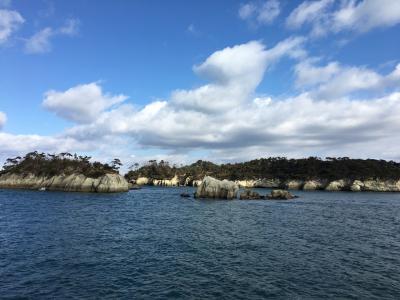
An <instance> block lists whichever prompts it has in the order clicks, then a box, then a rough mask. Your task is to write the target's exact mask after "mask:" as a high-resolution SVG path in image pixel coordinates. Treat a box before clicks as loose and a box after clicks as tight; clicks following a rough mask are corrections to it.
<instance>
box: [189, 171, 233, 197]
mask: <svg viewBox="0 0 400 300" xmlns="http://www.w3.org/2000/svg"><path fill="white" fill-rule="evenodd" d="M238 191H239V187H238V185H237V184H236V183H235V182H233V181H228V180H226V179H225V180H218V179H215V178H213V177H210V176H206V177H204V179H203V181H202V183H201V184H200V185H199V186H198V188H197V190H196V193H195V197H196V198H214V199H234V198H236V197H237V193H238Z"/></svg>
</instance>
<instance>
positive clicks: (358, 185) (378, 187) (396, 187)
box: [350, 180, 400, 192]
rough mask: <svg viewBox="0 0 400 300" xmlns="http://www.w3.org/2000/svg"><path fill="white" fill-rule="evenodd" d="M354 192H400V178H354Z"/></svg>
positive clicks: (352, 186) (351, 187)
mask: <svg viewBox="0 0 400 300" xmlns="http://www.w3.org/2000/svg"><path fill="white" fill-rule="evenodd" d="M350 190H351V191H353V192H400V180H398V181H396V180H364V181H360V180H354V182H353V183H352V185H351V186H350Z"/></svg>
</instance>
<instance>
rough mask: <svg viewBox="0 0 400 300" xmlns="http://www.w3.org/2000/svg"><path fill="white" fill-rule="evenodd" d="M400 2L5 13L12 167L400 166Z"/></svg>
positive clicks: (95, 5) (5, 129) (75, 7)
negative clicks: (24, 163) (82, 161)
mask: <svg viewBox="0 0 400 300" xmlns="http://www.w3.org/2000/svg"><path fill="white" fill-rule="evenodd" d="M399 40H400V4H399V1H397V0H358V1H357V0H343V1H334V0H319V1H289V0H259V1H257V0H255V1H94V0H82V1H52V0H43V1H40V0H38V1H17V0H0V149H2V150H0V157H1V158H2V159H4V157H6V156H10V155H15V154H22V153H25V152H27V151H31V150H41V151H47V152H59V151H64V150H65V151H72V152H75V151H76V152H79V153H89V154H91V155H93V156H95V157H96V158H99V159H102V160H106V159H108V158H111V157H113V156H119V157H121V158H122V159H123V160H124V161H125V162H127V163H129V162H131V161H143V160H147V159H149V158H164V159H168V160H171V161H175V162H190V161H193V160H196V159H198V158H201V159H210V160H214V161H240V160H246V159H250V158H255V157H261V156H270V155H283V156H289V157H302V156H309V155H317V156H322V157H325V156H352V157H379V158H386V159H395V160H399V159H400V156H399V153H400V151H399V150H400V149H399V147H400V141H397V140H398V134H397V132H398V131H399V129H400V122H399V119H400V118H398V117H397V116H398V113H400V94H399V89H400V64H399V63H400V57H399V53H400V42H399Z"/></svg>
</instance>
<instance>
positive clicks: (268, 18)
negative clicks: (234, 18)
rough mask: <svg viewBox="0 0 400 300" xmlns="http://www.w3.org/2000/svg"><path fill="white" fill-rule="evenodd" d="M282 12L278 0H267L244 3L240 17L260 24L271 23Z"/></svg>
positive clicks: (239, 12)
mask: <svg viewBox="0 0 400 300" xmlns="http://www.w3.org/2000/svg"><path fill="white" fill-rule="evenodd" d="M280 12H281V10H280V4H279V1H278V0H267V1H261V2H248V3H245V4H242V5H241V6H240V8H239V11H238V15H239V18H240V19H242V20H246V21H248V22H250V23H251V24H253V25H256V26H258V25H268V24H271V23H272V22H273V21H274V20H275V19H276V18H277V17H278V16H279V14H280Z"/></svg>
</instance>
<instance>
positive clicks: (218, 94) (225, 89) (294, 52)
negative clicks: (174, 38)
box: [171, 37, 304, 113]
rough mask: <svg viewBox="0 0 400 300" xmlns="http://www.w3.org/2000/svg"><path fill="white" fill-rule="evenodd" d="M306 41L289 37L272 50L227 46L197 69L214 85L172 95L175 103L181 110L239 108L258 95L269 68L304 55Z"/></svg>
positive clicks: (258, 45) (248, 45) (260, 46)
mask: <svg viewBox="0 0 400 300" xmlns="http://www.w3.org/2000/svg"><path fill="white" fill-rule="evenodd" d="M303 43H304V39H302V38H299V37H298V38H289V39H286V40H284V41H282V42H280V43H278V44H277V45H276V46H275V47H273V48H271V49H266V48H265V46H264V45H263V44H262V43H261V42H259V41H252V42H249V43H246V44H242V45H237V46H234V47H227V48H225V49H222V50H220V51H216V52H215V53H213V54H212V55H210V56H209V57H208V58H207V59H206V61H205V62H203V63H202V64H200V65H198V66H195V67H194V71H195V73H196V74H198V75H200V76H202V77H204V78H206V79H208V80H210V81H211V82H212V83H210V84H207V85H203V86H201V87H199V88H197V89H192V90H177V91H175V92H173V93H172V96H171V103H172V104H174V105H175V106H176V107H178V108H184V109H189V110H195V111H204V112H214V113H218V112H220V111H221V110H224V109H229V108H231V107H233V106H235V105H239V104H241V103H243V102H244V101H246V100H249V97H250V96H251V94H252V93H253V92H254V90H255V88H256V87H257V86H258V85H259V83H260V81H261V80H262V78H263V75H264V72H265V70H266V69H267V67H268V66H269V65H271V64H273V63H275V62H277V61H279V60H280V59H281V58H282V57H283V56H289V57H293V58H297V57H299V56H301V55H304V50H302V48H301V46H302V44H303Z"/></svg>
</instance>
